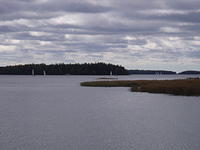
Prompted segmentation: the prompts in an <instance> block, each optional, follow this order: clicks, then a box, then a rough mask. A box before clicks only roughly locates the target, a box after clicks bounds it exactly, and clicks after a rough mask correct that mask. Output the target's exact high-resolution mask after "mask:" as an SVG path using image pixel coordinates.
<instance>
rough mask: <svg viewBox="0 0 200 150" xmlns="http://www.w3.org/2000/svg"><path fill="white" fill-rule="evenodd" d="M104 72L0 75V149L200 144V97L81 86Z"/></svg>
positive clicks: (182, 149)
mask: <svg viewBox="0 0 200 150" xmlns="http://www.w3.org/2000/svg"><path fill="white" fill-rule="evenodd" d="M191 76H192V75H190V76H186V75H131V76H118V78H119V79H121V80H126V79H129V80H130V79H133V80H136V79H179V78H187V77H191ZM99 77H102V76H0V150H134V149H135V150H199V149H200V97H187V96H172V95H165V94H149V93H135V92H130V91H129V88H122V87H120V88H119V87H114V88H104V87H81V86H80V82H82V81H91V80H96V79H97V78H99ZM193 77H195V76H193Z"/></svg>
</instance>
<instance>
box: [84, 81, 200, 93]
mask: <svg viewBox="0 0 200 150" xmlns="http://www.w3.org/2000/svg"><path fill="white" fill-rule="evenodd" d="M81 86H93V87H131V91H133V92H149V93H166V94H173V95H185V96H200V80H199V79H193V80H190V79H184V80H131V81H130V80H129V81H127V80H125V81H92V82H82V83H81Z"/></svg>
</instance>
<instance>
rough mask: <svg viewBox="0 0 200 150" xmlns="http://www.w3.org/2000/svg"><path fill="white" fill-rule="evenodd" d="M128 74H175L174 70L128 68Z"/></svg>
mask: <svg viewBox="0 0 200 150" xmlns="http://www.w3.org/2000/svg"><path fill="white" fill-rule="evenodd" d="M128 72H129V74H176V72H174V71H165V70H128Z"/></svg>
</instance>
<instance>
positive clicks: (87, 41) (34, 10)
mask: <svg viewBox="0 0 200 150" xmlns="http://www.w3.org/2000/svg"><path fill="white" fill-rule="evenodd" d="M85 62H88V63H91V62H105V63H113V64H119V65H122V66H124V67H125V68H127V69H163V70H172V71H183V70H200V0H151V1H149V0H0V66H7V65H16V64H28V63H46V64H51V63H85Z"/></svg>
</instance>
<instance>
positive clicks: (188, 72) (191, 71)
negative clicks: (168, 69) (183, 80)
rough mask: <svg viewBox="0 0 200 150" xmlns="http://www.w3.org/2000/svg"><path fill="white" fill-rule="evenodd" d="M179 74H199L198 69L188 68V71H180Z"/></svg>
mask: <svg viewBox="0 0 200 150" xmlns="http://www.w3.org/2000/svg"><path fill="white" fill-rule="evenodd" d="M179 74H200V71H193V70H189V71H183V72H180V73H179Z"/></svg>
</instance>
